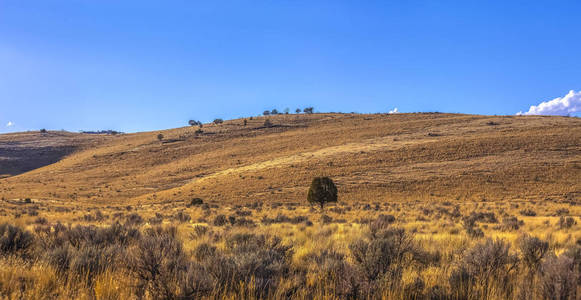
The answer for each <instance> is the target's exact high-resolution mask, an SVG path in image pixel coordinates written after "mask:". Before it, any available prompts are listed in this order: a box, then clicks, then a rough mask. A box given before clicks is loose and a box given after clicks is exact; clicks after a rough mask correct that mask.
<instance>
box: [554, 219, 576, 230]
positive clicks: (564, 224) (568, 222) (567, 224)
mask: <svg viewBox="0 0 581 300" xmlns="http://www.w3.org/2000/svg"><path fill="white" fill-rule="evenodd" d="M575 224H577V221H575V219H573V217H563V216H561V217H560V218H559V221H558V222H557V226H559V228H560V229H567V228H571V227H573V225H575Z"/></svg>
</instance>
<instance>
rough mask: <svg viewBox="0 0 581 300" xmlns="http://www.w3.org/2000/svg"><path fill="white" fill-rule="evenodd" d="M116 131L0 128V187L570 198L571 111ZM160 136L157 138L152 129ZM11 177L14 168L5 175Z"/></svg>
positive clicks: (81, 193) (35, 191) (46, 194)
mask: <svg viewBox="0 0 581 300" xmlns="http://www.w3.org/2000/svg"><path fill="white" fill-rule="evenodd" d="M265 119H267V118H266V117H254V118H253V119H252V120H250V119H246V120H247V124H246V125H244V119H237V120H228V121H224V123H222V124H204V125H203V128H201V130H200V128H199V127H198V126H192V127H183V128H176V129H170V130H164V131H155V132H143V133H135V134H123V135H93V134H76V133H58V132H49V133H46V134H40V133H18V134H5V135H0V174H4V176H8V177H5V178H3V179H0V197H2V198H5V199H13V198H25V197H26V198H33V199H41V200H44V199H46V200H58V201H91V202H95V203H104V204H105V203H145V202H165V201H168V202H171V201H175V200H187V199H191V198H193V197H201V198H203V199H205V200H206V201H213V202H218V203H219V202H228V203H243V202H252V201H269V202H272V201H275V202H288V201H291V202H298V201H301V202H302V201H305V197H306V196H305V195H306V191H307V188H308V185H309V183H310V181H311V179H312V178H313V177H314V176H319V175H327V176H330V177H332V178H333V179H334V180H335V182H336V183H337V186H338V189H339V197H340V201H362V200H365V201H377V202H384V201H400V200H405V201H413V200H420V199H421V200H430V199H433V200H448V201H472V200H478V201H480V200H482V199H487V200H491V201H495V200H518V199H539V200H541V199H545V198H547V197H548V198H554V199H561V200H565V201H574V200H577V201H578V200H581V119H579V118H567V117H543V116H526V117H524V116H519V117H517V116H479V115H461V114H437V113H434V114H427V113H418V114H391V115H388V114H371V115H364V114H301V115H276V116H269V117H268V120H269V122H270V123H271V124H268V122H267V123H265ZM160 133H161V134H162V135H163V139H162V140H161V141H160V140H158V137H157V136H158V134H160ZM11 175H14V176H11Z"/></svg>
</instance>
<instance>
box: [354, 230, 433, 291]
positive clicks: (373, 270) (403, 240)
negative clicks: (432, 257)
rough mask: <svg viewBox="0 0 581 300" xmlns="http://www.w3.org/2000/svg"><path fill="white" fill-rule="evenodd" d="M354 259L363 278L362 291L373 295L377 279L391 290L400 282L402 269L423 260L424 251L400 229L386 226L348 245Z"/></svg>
mask: <svg viewBox="0 0 581 300" xmlns="http://www.w3.org/2000/svg"><path fill="white" fill-rule="evenodd" d="M349 249H350V251H351V255H352V256H353V259H354V262H355V264H356V266H357V268H358V270H359V272H360V273H361V276H363V278H364V279H365V281H366V282H365V283H366V285H367V286H366V287H365V290H366V292H367V293H369V294H373V293H374V292H375V291H377V289H378V288H379V283H380V282H387V283H388V287H389V288H391V289H393V288H395V287H397V286H398V285H399V283H400V281H401V276H402V271H403V270H404V269H405V268H407V267H409V266H411V265H412V264H416V263H420V264H422V263H423V259H422V257H424V251H423V250H422V249H420V247H418V245H417V244H416V243H415V241H414V239H413V236H412V235H410V234H408V233H406V232H405V230H404V229H401V228H386V229H382V230H379V231H377V232H376V233H375V234H372V235H370V236H369V239H359V240H357V241H355V242H354V243H352V244H351V245H349Z"/></svg>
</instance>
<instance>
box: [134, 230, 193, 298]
mask: <svg viewBox="0 0 581 300" xmlns="http://www.w3.org/2000/svg"><path fill="white" fill-rule="evenodd" d="M130 258H131V263H130V265H129V270H130V271H131V273H132V274H133V275H134V276H135V277H136V278H137V282H138V283H137V284H138V285H137V289H138V295H141V296H143V295H145V293H146V292H147V293H148V294H149V296H150V297H152V298H155V299H159V298H163V299H173V298H176V297H177V296H178V295H179V294H180V280H179V274H180V273H185V272H186V271H187V267H188V264H189V262H188V259H187V257H186V255H185V253H184V250H183V246H182V243H181V241H180V240H179V239H178V238H177V230H176V228H175V227H169V228H167V229H164V228H162V227H155V228H149V229H148V230H147V231H146V232H145V234H144V235H143V237H142V238H141V239H140V240H139V241H138V243H137V245H136V247H135V248H134V249H133V250H132V252H131V254H130Z"/></svg>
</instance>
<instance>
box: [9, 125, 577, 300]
mask: <svg viewBox="0 0 581 300" xmlns="http://www.w3.org/2000/svg"><path fill="white" fill-rule="evenodd" d="M269 120H270V121H271V122H272V124H273V125H272V126H264V125H265V117H254V118H252V119H246V122H247V124H246V125H244V120H243V119H239V120H229V121H225V122H224V123H223V124H204V126H203V127H202V128H201V129H200V128H198V127H197V126H196V127H184V128H178V129H171V130H165V131H158V132H145V133H135V134H123V135H116V136H110V135H83V134H69V133H57V132H49V133H48V134H45V135H40V134H38V133H25V134H15V135H0V153H16V151H17V150H18V151H27V152H18V153H26V154H24V155H22V154H19V155H20V157H28V156H29V155H33V154H34V153H38V152H39V151H40V152H43V151H44V152H45V153H47V154H45V156H44V157H49V158H47V159H38V160H36V162H35V163H34V167H38V168H36V169H33V170H29V169H30V168H31V167H32V166H33V164H32V163H30V164H28V165H27V166H25V167H20V165H19V164H18V163H11V166H10V167H5V166H6V165H4V164H2V167H0V170H4V172H3V173H4V174H9V175H14V176H7V177H5V178H2V179H0V199H1V200H0V201H1V202H0V224H9V225H0V237H1V238H0V256H1V258H0V265H1V267H0V296H2V297H4V298H10V299H20V298H25V299H46V298H55V299H69V298H83V299H139V298H147V299H160V298H167V299H171V298H182V299H187V298H223V299H243V298H276V299H280V298H293V299H313V298H315V299H335V298H337V299H339V298H373V299H377V298H384V299H579V297H581V286H580V283H581V230H580V229H581V224H579V223H580V222H581V219H580V218H579V217H580V216H581V206H580V205H579V204H580V203H581V120H580V119H579V118H566V117H512V116H511V117H506V116H476V115H458V114H395V115H386V114H373V115H359V114H305V115H278V116H271V117H269ZM160 133H161V134H163V136H164V137H163V139H162V140H161V141H159V140H158V139H157V135H158V134H160ZM48 145H50V148H47V147H48ZM16 148H18V149H16ZM7 149H8V150H7ZM10 149H12V150H10ZM14 149H16V150H14ZM63 149H66V151H65V150H63ZM2 151H3V152H2ZM10 151H12V152H10ZM4 156H6V157H8V155H4ZM10 157H12V158H11V161H13V162H15V161H17V160H18V159H16V158H14V157H16V155H12V154H11V156H10ZM34 157H36V156H34ZM20 160H22V159H20ZM0 162H3V161H2V160H0ZM0 173H2V172H0ZM316 176H329V177H331V178H332V179H333V180H334V181H335V183H336V184H337V187H338V190H339V201H338V203H337V204H332V205H328V206H327V207H325V210H324V211H321V210H320V209H319V208H317V207H312V206H310V205H309V204H308V203H307V201H306V194H307V190H308V188H309V184H310V182H311V180H312V179H313V177H316ZM198 198H199V200H198ZM535 237H536V239H535Z"/></svg>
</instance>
